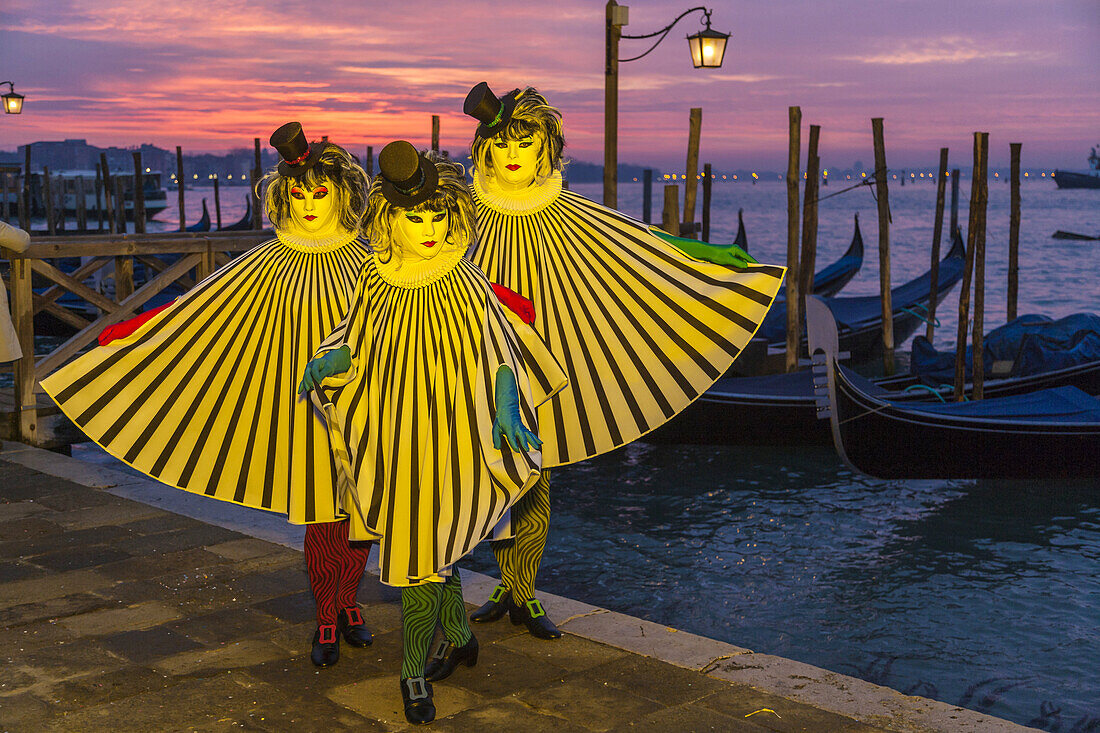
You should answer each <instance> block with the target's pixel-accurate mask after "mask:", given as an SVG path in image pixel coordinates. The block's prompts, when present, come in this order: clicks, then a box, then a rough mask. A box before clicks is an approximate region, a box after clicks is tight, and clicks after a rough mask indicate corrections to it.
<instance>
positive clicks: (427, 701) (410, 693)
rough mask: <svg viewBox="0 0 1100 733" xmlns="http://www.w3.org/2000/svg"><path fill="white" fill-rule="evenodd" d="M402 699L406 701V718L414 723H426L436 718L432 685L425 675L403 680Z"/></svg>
mask: <svg viewBox="0 0 1100 733" xmlns="http://www.w3.org/2000/svg"><path fill="white" fill-rule="evenodd" d="M401 699H402V700H403V701H404V702H405V720H407V721H409V722H410V723H412V724H413V725H426V724H427V723H430V722H432V721H433V720H435V703H433V702H432V686H431V685H429V684H428V683H427V681H425V679H424V678H423V677H409V678H408V679H403V680H401Z"/></svg>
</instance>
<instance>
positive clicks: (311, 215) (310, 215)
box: [302, 214, 317, 221]
mask: <svg viewBox="0 0 1100 733" xmlns="http://www.w3.org/2000/svg"><path fill="white" fill-rule="evenodd" d="M302 218H303V219H305V220H306V221H313V220H314V219H316V218H317V217H316V216H314V215H313V214H306V215H305V216H303V217H302Z"/></svg>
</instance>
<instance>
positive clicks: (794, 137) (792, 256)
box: [785, 107, 802, 372]
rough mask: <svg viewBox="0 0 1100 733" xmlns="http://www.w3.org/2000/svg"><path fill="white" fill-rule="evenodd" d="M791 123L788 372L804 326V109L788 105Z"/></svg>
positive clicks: (795, 359)
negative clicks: (800, 299)
mask: <svg viewBox="0 0 1100 733" xmlns="http://www.w3.org/2000/svg"><path fill="white" fill-rule="evenodd" d="M787 116H788V121H789V125H790V131H789V136H790V140H789V144H788V147H787V281H786V288H785V293H786V296H787V356H786V362H785V366H786V371H788V372H793V371H794V370H795V369H796V368H797V367H798V345H799V342H800V341H801V336H802V328H801V320H800V314H799V312H798V178H799V175H800V173H801V166H800V164H799V159H800V156H801V153H802V109H801V108H800V107H788V108H787Z"/></svg>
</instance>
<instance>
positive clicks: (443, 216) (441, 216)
mask: <svg viewBox="0 0 1100 733" xmlns="http://www.w3.org/2000/svg"><path fill="white" fill-rule="evenodd" d="M446 218H447V212H443V213H442V214H436V215H435V216H434V217H432V221H433V222H436V221H443V220H444V219H446Z"/></svg>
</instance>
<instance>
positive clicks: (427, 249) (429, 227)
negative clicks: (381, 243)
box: [393, 211, 451, 262]
mask: <svg viewBox="0 0 1100 733" xmlns="http://www.w3.org/2000/svg"><path fill="white" fill-rule="evenodd" d="M450 227H451V215H450V212H447V211H402V212H399V213H398V214H397V215H396V217H395V218H394V222H393V238H394V244H395V245H396V250H397V253H398V256H399V257H401V259H403V260H406V261H409V262H415V261H419V260H430V259H432V258H433V257H435V256H437V255H438V254H439V252H440V251H441V250H442V249H443V245H444V243H445V242H446V240H447V234H448V232H449V231H450Z"/></svg>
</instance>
